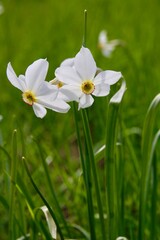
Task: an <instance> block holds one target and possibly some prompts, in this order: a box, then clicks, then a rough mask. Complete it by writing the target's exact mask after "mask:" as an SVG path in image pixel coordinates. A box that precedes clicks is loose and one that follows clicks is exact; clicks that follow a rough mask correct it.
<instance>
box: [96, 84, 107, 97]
mask: <svg viewBox="0 0 160 240" xmlns="http://www.w3.org/2000/svg"><path fill="white" fill-rule="evenodd" d="M109 92H110V85H109V84H106V83H101V84H98V85H96V86H95V90H94V92H93V93H92V94H93V95H94V96H97V97H104V96H107V95H108V94H109Z"/></svg>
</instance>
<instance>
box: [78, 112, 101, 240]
mask: <svg viewBox="0 0 160 240" xmlns="http://www.w3.org/2000/svg"><path fill="white" fill-rule="evenodd" d="M81 116H82V121H83V127H84V134H85V140H86V144H87V150H88V155H89V162H90V165H91V169H92V174H93V179H94V185H95V191H96V197H97V205H98V212H99V218H100V223H101V233H102V238H103V239H106V232H105V224H104V216H103V207H102V201H101V195H100V188H99V181H98V176H97V169H96V164H95V158H94V152H93V144H92V138H91V133H90V128H89V122H88V116H87V112H86V110H85V109H82V111H81Z"/></svg>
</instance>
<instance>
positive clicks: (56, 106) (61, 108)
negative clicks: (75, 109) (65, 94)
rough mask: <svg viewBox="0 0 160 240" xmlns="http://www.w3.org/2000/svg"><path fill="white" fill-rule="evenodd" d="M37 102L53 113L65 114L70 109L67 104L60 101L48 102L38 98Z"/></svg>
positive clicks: (48, 100)
mask: <svg viewBox="0 0 160 240" xmlns="http://www.w3.org/2000/svg"><path fill="white" fill-rule="evenodd" d="M37 102H38V103H39V104H41V105H43V106H44V107H46V108H48V109H51V110H53V111H55V112H61V113H66V112H68V110H69V109H70V106H69V104H67V103H66V102H65V101H63V100H62V99H56V100H54V101H50V99H46V98H45V99H44V98H38V100H37Z"/></svg>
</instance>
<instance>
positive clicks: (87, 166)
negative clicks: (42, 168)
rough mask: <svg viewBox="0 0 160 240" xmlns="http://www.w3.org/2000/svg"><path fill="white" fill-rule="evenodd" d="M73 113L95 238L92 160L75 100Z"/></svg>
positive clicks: (90, 225) (90, 224)
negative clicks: (85, 144)
mask: <svg viewBox="0 0 160 240" xmlns="http://www.w3.org/2000/svg"><path fill="white" fill-rule="evenodd" d="M73 113H74V119H75V126H76V133H77V141H78V146H79V151H80V159H81V164H82V170H83V176H84V181H85V187H86V194H87V206H88V218H89V227H90V234H91V239H92V240H95V239H96V234H95V221H94V209H93V201H92V192H91V181H90V180H91V173H90V161H89V157H88V153H87V152H86V155H85V157H86V159H84V154H83V150H82V143H81V137H80V131H79V127H78V116H77V110H76V106H75V103H74V102H73Z"/></svg>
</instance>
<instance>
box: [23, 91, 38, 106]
mask: <svg viewBox="0 0 160 240" xmlns="http://www.w3.org/2000/svg"><path fill="white" fill-rule="evenodd" d="M22 98H23V101H24V102H25V103H27V104H28V105H30V106H32V105H33V103H34V102H36V97H35V95H34V93H33V92H31V91H26V92H24V93H23V94H22Z"/></svg>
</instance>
